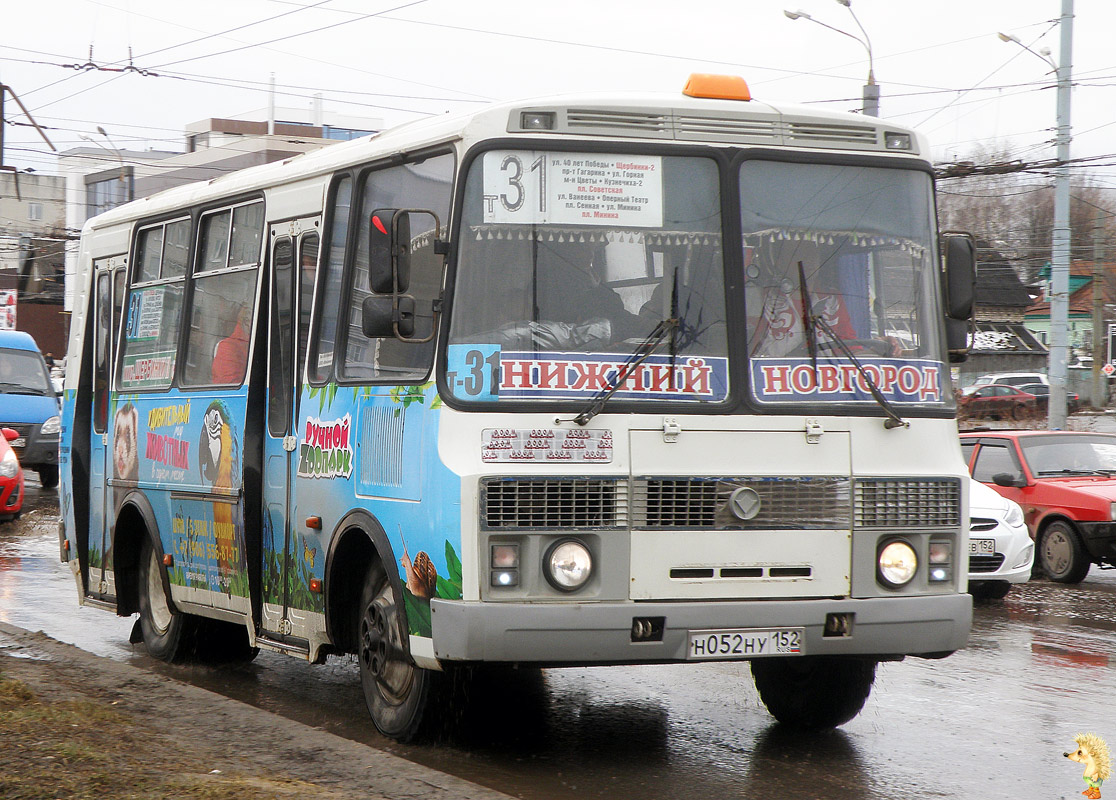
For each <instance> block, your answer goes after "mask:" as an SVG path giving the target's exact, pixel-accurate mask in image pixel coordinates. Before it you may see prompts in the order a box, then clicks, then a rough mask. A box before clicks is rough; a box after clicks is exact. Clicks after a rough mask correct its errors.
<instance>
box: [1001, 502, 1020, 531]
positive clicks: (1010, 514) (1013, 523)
mask: <svg viewBox="0 0 1116 800" xmlns="http://www.w3.org/2000/svg"><path fill="white" fill-rule="evenodd" d="M1007 507H1008V509H1007V513H1006V514H1004V522H1006V523H1007V524H1008V526H1010V527H1012V528H1018V527H1020V526H1022V525H1023V509H1022V508H1020V507H1019V503H1016V502H1015V501H1014V500H1008V501H1007Z"/></svg>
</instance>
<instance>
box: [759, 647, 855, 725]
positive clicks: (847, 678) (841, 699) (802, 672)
mask: <svg viewBox="0 0 1116 800" xmlns="http://www.w3.org/2000/svg"><path fill="white" fill-rule="evenodd" d="M751 664H752V679H753V680H754V681H755V682H756V689H757V690H758V691H759V695H760V699H761V700H763V704H764V705H765V706H767V710H768V711H770V712H771V715H772V716H773V717H775V719H777V720H779V722H782V723H783V724H785V725H792V726H794V727H797V728H814V729H818V728H834V727H836V726H838V725H843V724H844V723H846V722H848V721H849V720H850V719H852V718H853V717H855V716H856V715H857V714H859V713H860V709H862V708H863V707H864V703H865V701H866V700H867V699H868V694H869V693H870V692H871V691H872V683H873V682H874V681H875V679H876V662H875V661H872V660H870V659H862V658H841V657H833V656H813V657H811V656H800V657H792V658H757V659H755V660H753V661H752V662H751Z"/></svg>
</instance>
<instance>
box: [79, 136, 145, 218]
mask: <svg viewBox="0 0 1116 800" xmlns="http://www.w3.org/2000/svg"><path fill="white" fill-rule="evenodd" d="M97 133H99V134H101V136H104V137H105V140H106V141H107V142H108V143H109V144H110V145H111V148H109V147H105V145H103V144H101V143H100V142H99V141H97V140H96V139H94V138H92V137H91V136H86V135H85V134H84V133H79V134H78V138H79V139H83V140H85V141H87V142H89V143H91V144H95V145H97V147H99V148H101V149H102V150H104V151H105V152H106V153H111V154H112V155H113V156H114V157H115V158H116V160H117V161H119V162H120V175H119V177H118V178H117V180H119V181H120V184H121V193H120V194H121V198H120V200H119V202H117V203H116V204H117V205H119V204H120V203H126V202H128V201H129V200H131V199H132V198H131V197H130V195H131V191H130V189H129V186H128V168H127V167H125V166H124V157H123V156H122V155H121V154H120V148H118V147H117V146H116V145H115V144H114V143H113V141H112V139H111V138H109V135H108V133H107V132H106V131H105V129H104V128H102V127H101V126H100V125H98V126H97Z"/></svg>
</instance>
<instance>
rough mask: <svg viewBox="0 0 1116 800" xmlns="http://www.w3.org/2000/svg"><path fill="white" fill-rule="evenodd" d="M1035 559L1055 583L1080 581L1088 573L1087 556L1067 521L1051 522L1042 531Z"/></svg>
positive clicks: (1075, 532)
mask: <svg viewBox="0 0 1116 800" xmlns="http://www.w3.org/2000/svg"><path fill="white" fill-rule="evenodd" d="M1036 555H1037V557H1036V558H1035V560H1036V561H1038V562H1040V563H1041V564H1042V571H1043V572H1045V573H1046V577H1048V578H1050V580H1052V581H1054V582H1055V583H1081V581H1083V580H1085V576H1086V575H1088V574H1089V566H1090V564H1089V556H1088V554H1086V552H1085V547H1084V546H1083V545H1082V544H1081V539H1080V537H1078V535H1077V531H1075V530H1074V529H1073V526H1072V525H1070V524H1069V523H1067V522H1062V521H1060V520H1059V521H1055V522H1051V523H1050V524H1049V525H1047V526H1046V528H1045V529H1044V530H1043V532H1042V539H1041V541H1040V542H1039V546H1038V553H1037V554H1036Z"/></svg>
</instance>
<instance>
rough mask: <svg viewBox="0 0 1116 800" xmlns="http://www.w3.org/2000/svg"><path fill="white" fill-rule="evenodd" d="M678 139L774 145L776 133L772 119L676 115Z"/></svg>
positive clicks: (776, 138)
mask: <svg viewBox="0 0 1116 800" xmlns="http://www.w3.org/2000/svg"><path fill="white" fill-rule="evenodd" d="M675 131H676V136H677V138H678V139H690V140H696V141H720V142H726V141H727V142H741V143H743V144H777V143H779V139H780V134H779V129H778V127H777V123H776V122H775V120H773V119H757V118H756V117H754V116H753V117H750V118H749V117H735V116H734V117H727V116H726V117H714V116H694V115H689V114H678V115H677V116H676V117H675Z"/></svg>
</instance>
